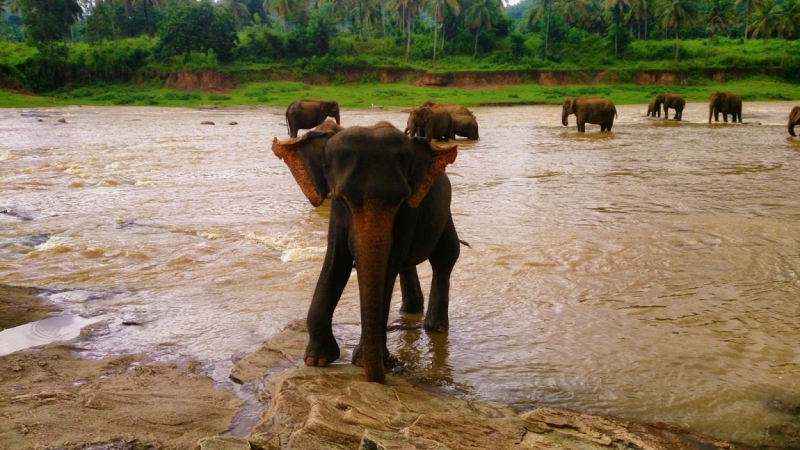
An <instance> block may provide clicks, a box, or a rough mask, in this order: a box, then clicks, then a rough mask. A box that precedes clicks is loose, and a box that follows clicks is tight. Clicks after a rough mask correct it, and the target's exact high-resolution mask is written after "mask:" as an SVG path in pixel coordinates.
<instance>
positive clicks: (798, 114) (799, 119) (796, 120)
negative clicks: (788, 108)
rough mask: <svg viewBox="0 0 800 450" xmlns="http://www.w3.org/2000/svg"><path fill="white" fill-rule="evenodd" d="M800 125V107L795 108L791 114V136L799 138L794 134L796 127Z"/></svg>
mask: <svg viewBox="0 0 800 450" xmlns="http://www.w3.org/2000/svg"><path fill="white" fill-rule="evenodd" d="M798 124H800V106H795V107H794V108H792V112H791V113H789V134H791V135H792V136H797V135H796V134H794V126H795V125H798Z"/></svg>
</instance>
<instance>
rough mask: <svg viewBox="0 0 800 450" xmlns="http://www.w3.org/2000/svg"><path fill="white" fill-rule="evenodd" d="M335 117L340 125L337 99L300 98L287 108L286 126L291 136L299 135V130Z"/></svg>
mask: <svg viewBox="0 0 800 450" xmlns="http://www.w3.org/2000/svg"><path fill="white" fill-rule="evenodd" d="M327 117H333V118H334V119H336V124H337V125H340V124H341V122H340V120H339V103H338V102H335V101H329V102H326V101H317V100H299V101H296V102H293V103H292V104H291V105H289V107H288V108H286V128H288V130H289V136H290V137H297V132H298V131H299V130H310V129H312V128H314V127H316V126H317V125H319V124H321V123H322V122H324V121H325V118H327Z"/></svg>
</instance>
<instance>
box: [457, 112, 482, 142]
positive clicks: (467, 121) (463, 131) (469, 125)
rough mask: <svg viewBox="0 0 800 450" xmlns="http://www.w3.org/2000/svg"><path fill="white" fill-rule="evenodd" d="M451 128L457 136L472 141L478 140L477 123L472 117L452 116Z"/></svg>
mask: <svg viewBox="0 0 800 450" xmlns="http://www.w3.org/2000/svg"><path fill="white" fill-rule="evenodd" d="M453 127H454V128H455V134H456V135H458V136H464V137H465V138H467V139H470V140H472V141H477V140H478V139H480V138H479V137H478V121H477V120H476V119H475V116H473V115H469V116H453Z"/></svg>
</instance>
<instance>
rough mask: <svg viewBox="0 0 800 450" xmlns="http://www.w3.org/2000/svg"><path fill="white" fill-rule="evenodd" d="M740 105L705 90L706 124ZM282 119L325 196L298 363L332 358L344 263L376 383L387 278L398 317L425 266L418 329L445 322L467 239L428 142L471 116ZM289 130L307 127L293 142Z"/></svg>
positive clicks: (596, 116)
mask: <svg viewBox="0 0 800 450" xmlns="http://www.w3.org/2000/svg"><path fill="white" fill-rule="evenodd" d="M685 104H686V102H685V101H684V100H683V98H681V97H680V96H678V95H675V94H659V95H658V96H656V98H655V99H654V100H653V103H652V104H651V106H650V107H649V108H648V109H649V112H650V113H655V112H656V111H660V109H661V108H662V107H663V109H664V113H665V115H666V114H667V113H668V111H669V109H674V110H675V118H676V119H678V120H680V119H681V115H682V112H683V108H684V106H685ZM741 105H742V103H741V98H740V97H739V96H737V95H735V94H732V93H727V92H725V93H721V92H714V93H712V94H711V98H710V100H709V122H710V121H711V115H712V114H717V115H718V114H719V113H722V114H723V118H724V119H725V121H726V122H727V115H728V114H731V115H733V118H734V120H736V119H737V118H738V120H739V121H740V122H741V110H742V106H741ZM572 114H574V115H575V116H576V118H577V122H578V130H579V131H581V132H583V131H585V126H586V124H587V123H590V124H598V125H600V127H601V130H603V131H610V130H611V127H612V126H613V124H614V119H615V118H616V117H617V111H616V108H615V107H614V104H613V103H612V102H611V101H609V100H607V99H597V98H581V97H578V98H567V99H565V100H564V103H563V113H562V123H563V124H564V125H565V126H566V125H568V121H567V119H568V117H569V116H570V115H572ZM659 114H660V113H659ZM328 117H333V118H334V120H330V119H328ZM286 123H287V127H288V130H289V135H290V136H291V137H290V139H286V140H278V138H277V137H276V138H275V139H274V140H273V142H272V151H273V153H275V155H276V156H277V157H278V158H280V159H281V160H283V161H284V163H285V164H286V165H287V166H288V168H289V171H290V172H291V174H292V176H293V177H294V179H295V181H296V182H297V184H298V185H299V187H300V189H301V191H302V192H303V194H305V196H306V197H307V198H308V200H309V201H310V202H311V204H312V205H313V206H315V207H317V206H320V205H321V204H322V203H323V201H324V200H325V199H326V198H327V197H330V199H331V200H330V219H329V225H328V246H327V251H326V254H325V260H324V262H323V265H322V270H321V272H320V275H319V278H318V280H317V284H316V288H315V290H314V294H313V297H312V300H311V306H310V307H309V311H308V316H307V319H306V323H307V326H308V333H309V342H308V345H307V347H306V351H305V354H304V356H303V360H304V362H305V363H306V364H307V365H309V366H327V365H330V364H331V363H333V362H334V361H336V360H337V359H339V357H340V356H341V352H340V349H339V345H338V343H337V342H336V338H335V337H334V335H333V328H332V321H333V315H334V310H335V308H336V305H337V304H338V302H339V299H340V298H341V295H342V292H343V290H344V288H345V286H346V285H347V283H348V280H349V279H350V274H351V271H352V269H353V268H355V269H356V270H357V272H358V277H357V279H358V289H359V298H360V306H361V308H360V309H361V339H360V342H359V343H358V345H357V346H356V348H355V349H354V351H353V356H352V362H353V364H357V365H360V366H362V367H364V373H365V376H366V379H367V381H372V382H380V383H383V382H385V381H386V369H387V366H388V364H389V361H390V355H389V351H388V349H387V346H386V332H387V322H388V318H389V308H390V304H391V297H392V290H393V288H394V284H395V281H396V279H397V278H398V277H399V278H400V289H401V293H402V305H401V307H400V312H401V313H406V314H421V313H422V312H423V310H424V299H423V294H422V289H421V287H420V282H419V277H418V275H417V269H416V266H417V265H418V264H420V263H422V262H424V261H426V260H427V261H429V263H430V265H431V268H432V272H433V277H432V281H431V288H430V295H429V298H428V309H427V312H426V314H425V317H424V326H425V328H426V329H429V330H433V331H437V332H446V331H447V329H448V327H449V321H448V304H449V291H450V274H451V272H452V270H453V267H454V266H455V263H456V261H457V260H458V257H459V254H460V246H461V245H462V244H464V245H467V244H466V242H464V241H461V240H459V238H458V233H457V232H456V229H455V225H454V223H453V217H452V214H451V211H450V199H451V187H450V180H449V179H448V177H447V174H446V173H445V168H446V167H447V166H448V165H449V164H452V163H453V162H455V160H456V156H457V154H458V151H457V147H456V146H454V145H449V144H446V145H444V144H435V143H433V139H437V140H449V139H454V138H455V136H456V135H459V136H465V137H467V138H468V139H478V126H477V120H476V118H475V115H474V114H472V112H471V111H470V110H469V109H467V108H464V107H461V106H453V105H438V104H434V103H432V102H430V101H428V102H425V103H423V104H422V105H420V106H419V107H417V108H413V109H412V110H411V111H410V113H409V117H408V124H407V125H408V126H407V128H406V129H405V130H404V131H400V130H399V129H397V128H395V127H394V126H393V125H392V124H390V123H388V122H385V121H382V122H379V123H377V124H375V125H373V126H369V127H362V126H353V127H348V128H343V127H342V126H341V124H340V116H339V105H338V104H337V103H336V102H315V101H299V102H294V103H292V104H291V105H290V106H289V108H288V109H287V110H286ZM799 123H800V106H798V107H795V108H794V109H793V110H792V112H791V114H790V118H789V132H790V133H791V134H792V135H793V136H794V126H795V125H797V124H799ZM300 129H310V131H309V132H307V133H306V134H305V135H303V136H302V137H299V138H298V137H297V131H298V130H300Z"/></svg>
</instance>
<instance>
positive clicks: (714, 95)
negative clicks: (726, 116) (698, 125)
mask: <svg viewBox="0 0 800 450" xmlns="http://www.w3.org/2000/svg"><path fill="white" fill-rule="evenodd" d="M727 98H728V95H727V94H726V93H725V92H720V91H713V92H711V95H709V96H708V123H711V116H712V115H713V114H714V112H715V111H718V110H719V108H720V106H721V105H722V104H723V103H725V101H727ZM717 118H719V114H718V115H717Z"/></svg>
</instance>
